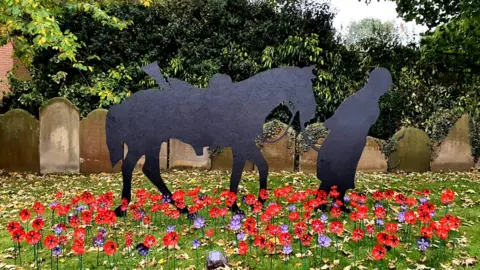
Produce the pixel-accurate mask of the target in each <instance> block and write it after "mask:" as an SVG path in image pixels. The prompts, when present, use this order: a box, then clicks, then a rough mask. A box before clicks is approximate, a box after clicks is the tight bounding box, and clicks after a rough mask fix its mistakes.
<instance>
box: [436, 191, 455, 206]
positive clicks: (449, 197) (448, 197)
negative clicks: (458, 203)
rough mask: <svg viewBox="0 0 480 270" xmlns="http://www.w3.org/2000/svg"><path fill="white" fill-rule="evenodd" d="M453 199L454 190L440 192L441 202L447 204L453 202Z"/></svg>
mask: <svg viewBox="0 0 480 270" xmlns="http://www.w3.org/2000/svg"><path fill="white" fill-rule="evenodd" d="M454 199H455V192H453V190H450V189H447V190H445V191H444V192H443V193H442V196H441V198H440V200H441V201H442V203H443V204H445V205H449V204H451V203H452V202H453V200H454Z"/></svg>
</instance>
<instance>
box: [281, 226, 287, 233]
mask: <svg viewBox="0 0 480 270" xmlns="http://www.w3.org/2000/svg"><path fill="white" fill-rule="evenodd" d="M280 230H281V231H282V233H288V225H287V224H282V225H280Z"/></svg>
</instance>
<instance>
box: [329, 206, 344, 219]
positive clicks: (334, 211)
mask: <svg viewBox="0 0 480 270" xmlns="http://www.w3.org/2000/svg"><path fill="white" fill-rule="evenodd" d="M330 215H332V217H334V218H339V217H340V216H341V215H342V210H340V207H332V209H330Z"/></svg>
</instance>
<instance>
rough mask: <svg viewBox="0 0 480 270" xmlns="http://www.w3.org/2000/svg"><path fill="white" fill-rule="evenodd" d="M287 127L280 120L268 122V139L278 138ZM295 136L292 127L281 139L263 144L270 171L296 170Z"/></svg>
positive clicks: (262, 149) (262, 148)
mask: <svg viewBox="0 0 480 270" xmlns="http://www.w3.org/2000/svg"><path fill="white" fill-rule="evenodd" d="M287 127H288V126H287V125H285V124H283V123H281V122H278V121H275V122H269V123H266V124H265V129H266V130H267V139H268V140H270V141H272V140H275V139H277V138H278V137H279V136H281V135H282V134H283V133H284V131H285V129H286V128H287ZM270 133H271V134H270ZM295 137H296V135H295V131H294V130H292V129H291V128H290V129H289V130H288V132H287V134H286V135H285V136H284V137H283V138H281V139H280V140H279V141H277V142H274V143H264V144H262V146H261V151H262V154H263V156H264V157H265V160H266V161H267V163H268V170H269V171H271V172H275V171H276V172H279V171H289V172H293V171H294V170H295V167H294V166H295Z"/></svg>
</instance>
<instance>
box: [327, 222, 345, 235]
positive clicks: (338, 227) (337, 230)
mask: <svg viewBox="0 0 480 270" xmlns="http://www.w3.org/2000/svg"><path fill="white" fill-rule="evenodd" d="M330 232H331V233H334V234H337V235H339V234H341V233H342V232H343V224H342V222H340V221H332V222H331V223H330Z"/></svg>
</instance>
